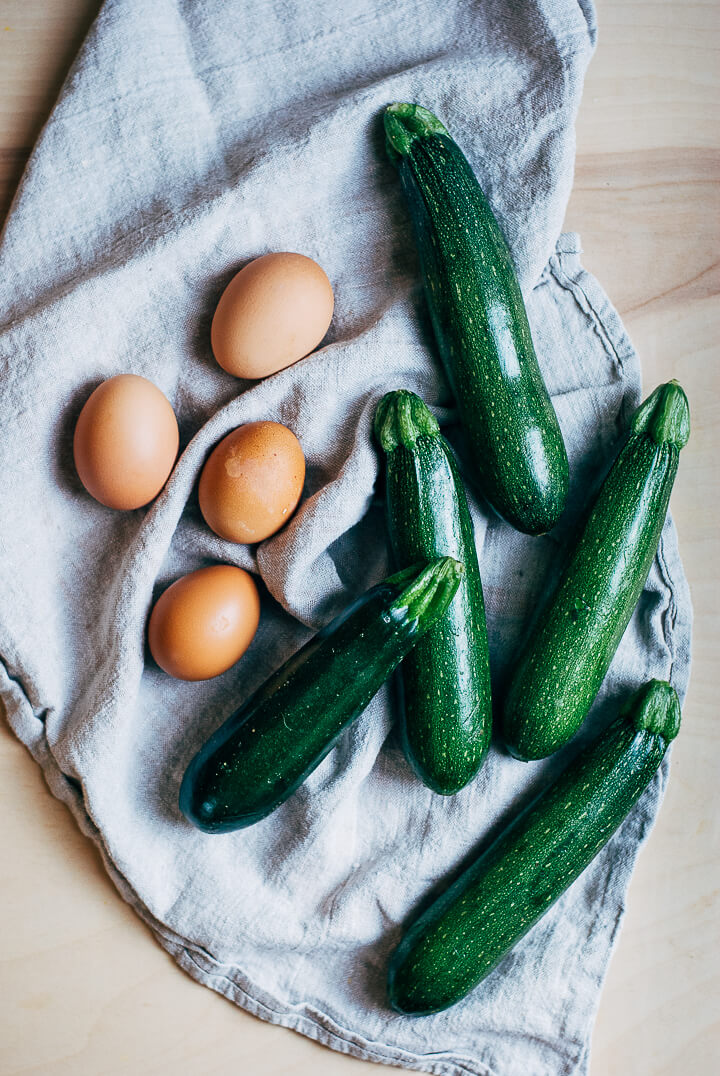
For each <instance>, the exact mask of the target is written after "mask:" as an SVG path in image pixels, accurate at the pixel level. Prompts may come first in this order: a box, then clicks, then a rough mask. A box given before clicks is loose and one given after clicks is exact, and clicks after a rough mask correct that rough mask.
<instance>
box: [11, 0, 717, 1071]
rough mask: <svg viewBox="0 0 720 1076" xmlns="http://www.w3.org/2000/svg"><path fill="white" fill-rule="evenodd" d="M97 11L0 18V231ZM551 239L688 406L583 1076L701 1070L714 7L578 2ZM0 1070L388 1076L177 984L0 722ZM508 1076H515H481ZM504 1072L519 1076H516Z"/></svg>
mask: <svg viewBox="0 0 720 1076" xmlns="http://www.w3.org/2000/svg"><path fill="white" fill-rule="evenodd" d="M98 7H99V3H98V2H97V0H13V2H7V0H5V2H3V3H2V4H1V5H0V215H2V214H3V213H4V211H5V210H6V209H7V207H8V205H9V203H10V199H11V196H12V191H13V189H14V186H15V184H16V183H17V180H18V178H19V175H20V173H21V170H22V167H23V164H24V161H25V159H26V157H27V154H28V152H29V147H30V146H31V145H32V143H33V141H34V139H35V137H36V136H37V133H38V131H39V130H40V128H41V126H42V123H43V122H44V120H45V118H46V116H47V114H48V111H49V109H50V107H51V105H52V102H53V100H54V98H55V96H56V94H57V91H58V88H59V86H60V84H61V81H62V78H63V76H64V74H65V72H66V70H67V68H68V65H69V63H70V62H71V60H72V57H73V55H74V54H75V51H76V49H77V47H78V45H79V44H80V42H81V40H82V38H83V36H84V34H85V32H86V30H87V28H88V26H89V25H90V22H91V20H92V18H93V17H94V14H95V13H96V10H97V8H98ZM598 16H599V23H600V43H599V46H598V51H597V54H596V56H595V58H594V60H593V62H592V64H591V67H590V71H589V74H588V78H587V83H586V88H585V94H584V98H583V102H582V106H581V109H580V115H579V118H578V158H577V167H576V178H575V187H574V190H573V194H572V198H571V201H570V205H569V207H568V212H567V221H566V226H567V228H568V229H572V230H575V231H579V232H580V233H581V235H582V238H583V244H584V248H585V254H584V262H585V264H586V266H587V267H588V268H589V269H590V270H591V271H592V272H594V273H595V274H596V275H597V276H598V278H599V279H600V280H601V281H602V282H603V284H604V286H605V287H606V288H607V290H608V292H609V294H610V296H611V298H612V299H613V301H614V302H615V304H616V305H617V307H618V309H619V310H620V313H621V314H622V316H623V318H624V320H625V323H626V325H627V327H628V329H629V332H630V335H631V337H632V339H633V341H634V343H635V345H636V347H637V348H638V350H639V352H640V354H641V358H642V363H643V372H644V381H645V385H646V387H647V388H650V387H652V386H653V385H655V384H656V383H658V382H659V381H661V380H666V379H668V378H669V377H677V378H678V379H679V380H680V381H681V382H682V384H683V386H684V387H685V388H686V390H687V392H688V395H689V397H690V401H691V408H692V417H693V434H692V438H691V440H690V443H689V445H688V447H687V448H686V449H685V451H684V452H683V459H682V463H681V470H680V476H679V478H678V482H677V485H676V491H675V493H674V495H673V501H672V509H673V513H674V515H675V518H676V522H677V525H678V530H679V533H680V542H681V549H682V552H683V556H684V561H685V566H686V570H687V573H688V577H689V579H690V582H691V586H692V591H693V601H694V607H695V635H694V648H693V653H694V665H693V676H692V683H691V688H690V693H689V696H688V700H687V704H686V707H685V711H684V726H683V731H682V734H681V736H680V737H679V738H678V740H677V742H676V746H675V748H674V751H673V765H672V776H671V781H670V786H669V790H668V794H667V797H666V801H665V804H664V806H663V809H662V812H661V815H660V819H659V821H658V823H657V826H656V828H655V831H654V833H653V835H652V837H651V839H650V842H649V844H648V845H647V847H646V848H645V850H644V851H643V853H642V855H641V857H640V861H639V864H638V868H637V870H636V873H635V876H634V879H633V882H632V885H631V887H630V892H629V897H628V915H627V918H626V921H625V925H624V927H623V930H622V932H621V936H620V940H619V943H618V946H617V949H616V952H615V954H614V956H613V959H612V962H611V967H610V972H609V976H608V980H607V984H606V987H605V990H604V992H603V995H602V999H601V1003H600V1010H599V1014H598V1019H597V1024H596V1028H595V1034H594V1039H593V1053H592V1058H591V1076H671V1074H672V1076H675V1074H676V1073H680V1072H682V1073H692V1076H711V1074H713V1076H714V1073H716V1072H718V1071H720V1027H719V1026H718V1017H717V1001H716V999H717V997H718V987H719V985H720V984H719V982H718V979H719V964H718V960H717V950H718V934H719V933H720V928H719V918H720V917H719V916H718V904H719V902H718V893H719V892H720V870H719V868H718V862H720V857H719V856H718V851H719V850H720V811H718V809H717V804H718V798H717V792H716V786H717V761H716V760H717V758H718V757H719V754H720V750H719V749H720V744H719V743H718V740H719V737H720V733H719V731H718V729H719V728H720V724H719V723H718V721H717V719H716V716H715V713H716V708H717V700H716V696H717V686H716V684H717V676H716V664H717V658H716V640H717V638H718V637H719V636H720V617H719V616H718V612H717V610H718V609H720V571H719V570H718V562H719V561H718V552H719V551H718V548H717V534H718V529H719V523H720V518H719V517H720V511H719V509H718V505H719V504H720V467H718V463H717V460H718V458H720V457H719V454H718V453H719V450H720V444H719V443H718V442H719V440H720V438H719V436H718V430H719V429H720V379H719V377H718V346H717V342H718V339H720V298H719V297H718V296H719V292H720V270H719V269H718V251H719V250H720V212H719V210H720V183H719V182H718V179H719V178H720V137H719V136H720V128H719V125H718V120H717V116H718V102H719V100H720V62H718V61H719V56H718V53H719V51H720V49H719V47H718V46H719V38H720V7H719V6H718V5H717V3H715V0H709V2H707V3H688V2H685V0H682V2H681V0H661V2H653V0H624V2H619V0H618V2H611V0H601V2H600V3H599V4H598ZM5 27H9V29H5ZM0 811H2V816H3V819H4V824H3V827H2V830H0V834H1V835H0V849H1V850H2V854H1V855H0V923H1V924H2V927H3V946H2V950H1V952H2V955H1V956H0V981H1V982H2V995H3V1000H4V1004H3V1006H2V1007H1V1008H0V1072H2V1073H3V1074H8V1076H9V1074H20V1073H23V1074H29V1073H35V1074H39V1076H86V1074H87V1076H97V1074H100V1073H102V1074H103V1076H115V1074H117V1076H121V1074H122V1076H124V1074H127V1073H128V1072H133V1073H137V1074H138V1076H144V1074H148V1076H150V1074H153V1076H155V1074H157V1076H165V1074H169V1073H176V1072H181V1073H182V1074H183V1076H195V1074H197V1076H215V1074H218V1076H220V1074H221V1073H222V1074H226V1073H227V1072H230V1071H237V1070H239V1071H242V1072H246V1073H248V1074H251V1076H279V1074H290V1073H292V1074H293V1076H306V1074H307V1076H310V1074H311V1073H312V1074H313V1076H322V1074H325V1073H327V1074H342V1073H345V1072H347V1073H348V1076H350V1074H351V1073H352V1072H360V1071H361V1069H364V1070H365V1071H367V1072H368V1073H370V1072H381V1071H387V1072H388V1073H390V1072H391V1071H397V1070H393V1069H390V1068H387V1067H386V1066H377V1065H373V1066H372V1068H371V1066H370V1065H369V1064H365V1063H363V1062H359V1061H355V1060H353V1059H350V1058H346V1057H342V1056H340V1055H338V1054H335V1053H332V1052H331V1051H329V1050H326V1049H323V1048H321V1047H318V1046H316V1045H315V1044H314V1043H312V1042H310V1041H308V1040H307V1039H305V1038H303V1037H301V1036H299V1035H295V1034H292V1033H290V1032H287V1031H285V1030H283V1029H279V1028H274V1027H271V1026H269V1025H267V1024H264V1023H262V1022H261V1021H259V1020H256V1019H254V1018H252V1017H250V1016H248V1015H247V1014H245V1013H242V1012H240V1011H239V1010H237V1009H236V1008H235V1007H234V1006H232V1005H231V1004H230V1003H228V1002H226V1001H224V1000H223V999H221V998H220V997H218V996H216V995H215V994H213V993H212V992H211V991H209V990H206V989H203V988H201V987H199V986H197V985H196V984H195V983H193V982H192V981H191V980H190V979H188V978H187V977H186V976H185V975H184V974H183V973H181V972H179V971H178V970H177V968H176V967H175V965H174V964H173V962H172V961H171V960H170V958H169V957H167V956H166V955H165V954H164V953H163V951H162V950H161V949H160V948H159V947H158V946H157V945H156V944H155V943H154V941H153V940H152V937H151V935H150V934H149V932H148V931H147V930H146V928H145V927H144V926H143V925H142V924H141V923H140V921H139V920H138V919H137V917H136V916H135V915H134V913H133V912H131V911H130V909H129V908H128V907H127V906H126V905H125V904H124V903H123V902H122V900H121V899H120V898H119V897H118V894H117V892H116V890H115V889H114V887H113V885H112V884H111V883H110V881H109V880H108V878H107V876H106V874H105V871H104V868H103V866H102V864H101V862H100V858H99V855H98V853H97V852H96V851H95V849H94V847H93V846H92V845H91V843H90V842H89V841H88V840H86V839H85V838H84V837H83V836H81V834H80V833H79V831H78V829H77V827H76V825H75V823H74V821H73V820H72V819H71V817H70V815H69V814H68V812H67V811H66V810H65V808H64V807H63V806H62V805H61V804H59V803H58V802H57V801H56V800H54V799H53V798H52V796H51V795H50V793H49V792H48V790H47V788H46V786H45V784H44V782H43V779H42V777H41V774H40V771H39V769H38V767H37V766H36V765H35V763H34V762H33V761H32V760H31V759H30V757H29V755H28V754H27V752H26V751H25V749H24V748H22V747H21V746H20V744H19V743H18V742H17V741H16V740H15V739H14V737H13V736H12V734H11V733H10V731H9V730H8V728H7V726H6V725H5V724H4V723H0ZM501 1076H516V1074H514V1073H512V1074H501ZM517 1076H521V1074H517Z"/></svg>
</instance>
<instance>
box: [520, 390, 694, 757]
mask: <svg viewBox="0 0 720 1076" xmlns="http://www.w3.org/2000/svg"><path fill="white" fill-rule="evenodd" d="M689 435H690V415H689V409H688V402H687V397H686V396H685V393H684V392H683V390H682V389H681V388H680V386H679V385H678V384H677V382H675V381H670V382H668V384H666V385H660V386H659V387H658V388H657V389H656V390H655V391H654V392H653V393H652V395H651V396H649V397H648V399H647V400H645V402H644V403H642V404H641V405H640V407H639V408H638V410H637V411H636V412H635V415H634V416H633V419H632V423H631V430H630V436H629V438H628V440H627V441H626V443H625V445H624V447H623V448H622V450H621V452H620V454H619V455H618V457H617V459H616V460H615V463H614V464H613V466H612V468H611V470H610V472H609V474H608V475H607V478H606V479H605V481H604V483H603V485H602V486H601V488H600V491H599V493H598V495H597V497H596V499H595V502H594V504H593V507H592V509H591V511H590V514H589V516H588V518H587V521H586V523H585V526H584V529H583V531H582V534H581V535H580V539H579V541H578V542H577V544H576V545H575V547H574V549H573V550H572V552H571V554H570V557H569V560H568V562H567V565H566V567H565V570H564V572H563V574H562V575H561V577H560V580H559V582H558V585H557V588H556V590H555V592H554V594H553V596H552V597H551V598H550V600H549V602H548V604H547V605H546V606H545V607H544V609H543V610H542V611H541V613H540V616H539V617H538V619H537V621H536V623H535V626H534V628H533V631H532V633H531V635H530V639H529V641H528V642H527V644H526V645H525V646H524V647H523V648H522V651H521V653H520V656H519V660H518V663H517V666H516V668H515V670H514V673H513V676H512V680H511V682H510V687H509V690H508V692H507V695H506V698H505V702H504V706H503V713H502V735H503V737H504V739H505V742H506V744H507V746H508V749H509V750H510V752H511V753H512V754H513V755H515V756H516V757H517V758H521V759H525V760H528V759H537V758H543V757H544V756H546V755H550V754H552V752H553V751H557V749H558V748H559V747H562V745H563V744H564V743H566V742H567V741H568V740H569V739H570V737H571V736H572V735H573V734H574V733H575V732H576V731H577V729H578V728H579V727H580V725H581V724H582V721H583V720H584V718H585V716H586V714H587V712H588V710H589V709H590V706H591V705H592V703H593V700H594V698H595V696H596V695H597V693H598V690H599V688H600V685H601V683H602V681H603V679H604V677H605V674H606V672H607V670H608V668H609V666H610V662H611V661H612V658H613V655H614V653H615V651H616V650H617V647H618V644H619V642H620V639H621V637H622V635H623V632H624V631H625V628H626V627H627V625H628V621H629V620H630V617H631V616H632V612H633V610H634V608H635V606H636V605H637V601H638V598H639V597H640V594H641V593H642V589H643V587H644V586H645V582H646V580H647V577H648V573H649V571H650V566H651V564H652V561H653V558H654V556H655V552H656V550H657V546H658V542H659V540H660V532H661V531H662V528H663V524H664V522H665V516H666V515H667V510H668V503H669V500H670V493H671V490H672V487H673V482H674V481H675V475H676V474H677V469H678V462H679V455H680V450H681V448H682V447H683V445H685V443H686V442H687V439H688V437H689Z"/></svg>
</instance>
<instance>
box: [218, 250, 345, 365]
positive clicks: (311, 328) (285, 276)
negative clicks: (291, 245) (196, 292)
mask: <svg viewBox="0 0 720 1076" xmlns="http://www.w3.org/2000/svg"><path fill="white" fill-rule="evenodd" d="M334 303H335V299H334V296H333V290H332V287H331V285H330V281H329V280H328V278H327V276H326V275H325V272H324V270H322V269H321V268H320V266H319V265H318V264H317V262H314V261H313V260H312V258H306V257H305V255H304V254H288V253H284V254H280V253H277V254H263V256H262V257H261V258H256V259H255V261H252V262H250V263H249V264H248V265H246V266H245V267H244V268H243V269H241V270H240V272H239V273H237V274H236V276H234V277H233V278H232V280H231V281H230V283H229V284H228V286H227V287H226V288H225V291H224V292H223V293H222V295H221V296H220V302H219V303H218V305H217V310H216V311H215V316H214V318H213V323H212V330H211V343H212V349H213V354H214V356H215V358H216V359H217V361H218V362H219V363H220V365H221V366H222V368H223V370H227V372H228V373H229V374H234V375H235V377H247V378H260V377H267V376H268V374H274V373H276V372H277V371H278V370H284V369H285V367H286V366H291V365H292V364H293V363H294V362H297V361H298V359H302V358H303V357H304V356H305V355H308V354H309V353H310V352H311V351H312V350H313V348H315V347H317V345H318V344H319V343H320V341H321V340H322V338H323V336H324V335H325V333H326V332H327V330H328V326H329V324H330V321H331V320H332V315H333V306H334Z"/></svg>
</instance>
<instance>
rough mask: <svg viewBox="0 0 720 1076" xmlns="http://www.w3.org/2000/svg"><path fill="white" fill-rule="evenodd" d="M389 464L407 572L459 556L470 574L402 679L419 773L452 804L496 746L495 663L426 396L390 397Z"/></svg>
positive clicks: (383, 414)
mask: <svg viewBox="0 0 720 1076" xmlns="http://www.w3.org/2000/svg"><path fill="white" fill-rule="evenodd" d="M375 434H376V437H377V439H378V441H379V443H380V445H381V447H382V449H383V451H384V452H385V454H386V477H387V481H386V494H387V517H388V529H389V534H390V543H391V546H392V550H393V554H394V557H395V562H396V565H397V567H398V568H404V567H406V566H407V565H409V564H417V563H418V562H419V561H425V560H429V559H431V558H433V557H443V556H451V557H455V559H456V560H459V561H461V562H462V563H463V564H464V565H465V574H464V575H463V578H462V580H461V582H460V586H459V587H458V591H457V594H456V595H455V597H454V598H453V600H452V602H451V603H450V605H449V606H448V608H447V609H446V611H445V613H444V614H443V615H442V616H441V617H439V618H438V620H436V621H435V623H434V624H433V626H432V627H431V628H430V629H429V631H427V632H426V633H425V635H424V636H423V638H422V639H421V640H420V642H419V643H418V644H417V646H415V647H413V649H412V650H411V652H410V653H409V654H408V656H407V657H406V658H405V660H404V661H403V663H402V664H401V666H400V669H399V678H400V682H401V686H402V691H401V698H402V707H401V726H400V727H401V730H402V740H403V747H404V750H405V754H406V757H407V759H408V761H409V762H410V764H411V766H412V767H413V769H414V770H415V772H416V773H417V775H418V776H419V777H420V779H421V780H422V781H424V782H425V784H426V785H428V786H429V787H430V788H432V789H433V790H434V791H435V792H439V793H441V794H442V795H445V796H449V795H451V794H452V793H454V792H458V791H459V790H460V789H461V788H464V787H465V785H466V784H467V783H468V781H470V780H472V778H473V777H474V776H475V774H476V773H477V772H478V770H479V768H480V766H481V764H482V762H483V760H484V758H485V756H486V754H487V750H488V746H489V744H490V732H491V727H492V708H491V702H490V658H489V653H488V638H487V627H486V624H485V605H484V603H483V594H482V584H481V581H480V569H479V568H478V560H477V552H476V549H475V538H474V535H473V527H472V521H471V519H470V513H469V511H468V506H467V498H466V496H465V490H464V489H463V485H462V481H461V479H460V475H459V474H458V470H457V464H456V463H455V459H454V457H453V454H452V451H451V449H450V447H449V445H448V443H447V441H446V440H445V438H444V437H443V436H442V435H441V433H440V427H439V426H438V424H437V422H436V420H435V418H434V417H433V415H432V414H431V413H430V411H429V410H428V409H427V407H426V406H425V404H424V403H423V401H422V400H421V399H420V397H419V396H416V395H415V394H414V393H412V392H408V391H406V390H405V389H400V390H398V391H396V392H389V393H388V394H387V395H386V396H384V397H383V398H382V400H381V401H380V403H379V405H378V408H377V411H376V413H375Z"/></svg>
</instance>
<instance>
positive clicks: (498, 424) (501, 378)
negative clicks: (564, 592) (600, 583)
mask: <svg viewBox="0 0 720 1076" xmlns="http://www.w3.org/2000/svg"><path fill="white" fill-rule="evenodd" d="M385 133H386V137H387V148H388V153H389V155H390V157H391V159H392V160H393V161H394V162H395V163H396V165H397V167H398V170H399V173H400V179H401V182H402V186H403V190H404V192H405V195H406V198H407V202H408V206H409V209H410V215H411V218H412V221H413V226H414V231H415V237H416V240H417V245H418V249H419V253H420V265H421V269H422V273H423V279H424V285H425V296H426V298H427V302H428V306H429V308H430V316H431V320H432V324H433V329H434V332H435V337H436V339H437V344H438V349H439V352H440V357H441V359H442V361H443V365H444V366H445V370H446V373H447V377H448V381H449V382H450V388H451V389H452V392H453V395H454V396H455V399H456V402H457V406H458V411H459V415H460V421H461V423H462V426H463V428H464V431H465V436H466V439H467V447H468V451H469V454H470V456H471V458H472V464H473V469H474V472H475V473H476V475H477V481H478V485H479V487H480V488H481V490H482V492H483V493H484V495H485V497H486V498H487V500H488V501H489V502H490V504H492V506H493V507H494V508H495V510H496V511H497V512H498V513H499V514H500V515H501V516H502V517H503V518H504V519H506V520H507V521H508V523H511V524H512V525H513V526H514V527H516V528H517V529H518V530H521V531H524V532H526V533H527V534H543V533H544V532H545V531H548V530H550V528H551V527H553V526H554V525H555V523H556V522H557V520H558V519H559V517H560V514H561V513H562V510H563V508H564V506H565V500H566V498H567V491H568V459H567V453H566V451H565V444H564V442H563V438H562V434H561V432H560V427H559V425H558V421H557V417H556V415H555V411H554V410H553V406H552V403H551V401H550V397H549V395H548V392H547V389H546V387H545V383H544V381H543V379H542V374H541V373H540V367H539V365H538V361H537V357H536V355H535V349H534V347H533V342H532V336H531V335H530V326H529V324H528V319H527V313H526V311H525V305H524V303H523V298H522V294H521V292H520V286H519V284H518V280H517V276H516V274H515V268H514V266H513V262H512V257H511V255H510V250H509V248H508V245H507V243H506V241H505V239H504V237H503V234H502V232H501V231H500V228H499V227H498V223H497V221H496V220H495V217H494V215H493V212H492V210H491V208H490V206H489V204H488V202H487V200H486V198H485V196H484V194H483V192H482V190H481V189H480V185H479V183H478V181H477V179H476V178H475V175H474V173H473V171H472V169H471V167H470V165H469V164H468V162H467V160H466V158H465V156H464V155H463V153H462V151H461V150H460V148H459V147H458V146H457V145H456V143H455V142H454V141H453V139H452V138H451V137H450V135H449V134H448V132H447V131H446V130H445V128H444V127H443V125H442V124H441V123H440V121H439V120H438V119H437V118H436V117H435V116H434V115H433V114H432V112H428V110H427V109H425V108H422V107H421V106H420V105H412V104H394V105H390V107H389V108H387V109H386V111H385Z"/></svg>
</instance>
